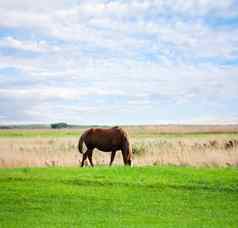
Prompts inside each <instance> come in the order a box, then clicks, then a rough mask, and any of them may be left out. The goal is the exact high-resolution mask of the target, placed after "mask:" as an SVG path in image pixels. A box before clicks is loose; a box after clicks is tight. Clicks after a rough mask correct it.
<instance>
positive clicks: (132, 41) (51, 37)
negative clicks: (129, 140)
mask: <svg viewBox="0 0 238 228" xmlns="http://www.w3.org/2000/svg"><path fill="white" fill-rule="evenodd" d="M237 12H238V10H237V7H236V6H235V5H234V1H232V0H230V1H224V0H222V1H219V2H215V1H211V0H210V1H209V0H197V1H195V0H191V1H181V0H176V1H172V0H168V1H165V0H162V1H161V0H160V1H157V0H151V1H138V0H132V1H90V2H89V1H80V2H79V4H73V3H72V4H71V5H67V3H66V2H65V1H60V2H58V1H50V2H48V1H46V0H43V1H41V2H39V3H36V2H33V1H21V3H19V1H16V0H15V1H14V0H9V1H0V28H1V27H6V28H10V30H11V29H12V30H14V29H16V28H18V30H19V31H21V30H22V29H23V31H24V36H21V35H22V34H20V33H19V37H18V34H15V35H6V36H5V37H4V35H3V36H2V38H0V49H1V48H13V49H16V50H17V55H15V54H14V53H13V54H8V55H4V53H2V54H0V69H5V68H15V69H16V71H17V72H18V71H19V72H21V76H22V77H23V78H24V80H26V81H27V82H28V83H29V84H31V86H29V85H23V84H19V85H17V83H13V85H9V84H10V83H9V82H8V83H7V80H6V81H1V82H0V85H1V89H0V97H1V98H0V102H1V99H2V100H3V99H5V100H8V99H10V100H11V102H12V103H14V100H16V99H17V100H18V104H17V105H20V104H22V105H20V106H21V108H20V109H22V110H24V113H21V116H22V118H24V115H25V114H26V113H27V116H31V115H32V116H36V113H37V112H38V111H39V110H40V113H43V114H45V116H47V118H46V119H48V118H52V119H53V116H54V110H53V107H52V106H54V107H57V110H62V113H61V114H59V115H58V118H60V119H63V118H64V116H70V118H72V119H73V118H75V117H73V116H74V114H75V113H77V111H78V112H80V113H84V114H82V115H84V116H86V115H87V114H86V113H87V112H91V113H93V114H95V113H102V112H103V113H104V112H107V111H108V118H109V115H110V114H112V113H113V115H114V114H115V111H113V112H112V111H110V109H113V110H114V109H115V110H117V107H116V105H115V104H116V103H118V105H119V107H120V110H122V111H121V112H120V114H121V115H122V112H123V110H124V111H125V112H127V113H129V114H130V115H132V116H133V115H134V114H135V111H138V112H139V113H143V108H144V109H147V108H148V107H150V106H151V107H154V109H150V111H151V110H154V112H156V113H157V114H161V115H162V114H163V112H162V111H158V110H159V108H160V107H161V106H160V105H159V104H161V103H162V104H163V105H164V107H165V108H166V107H169V105H171V104H173V105H175V106H176V105H178V106H183V105H184V107H186V105H188V107H190V106H189V105H191V104H192V103H193V102H194V101H195V102H198V101H199V102H201V103H202V102H203V104H204V103H206V104H207V103H209V104H210V103H212V104H215V103H216V102H218V103H219V102H220V103H222V102H223V103H222V105H225V104H224V102H225V101H224V98H225V99H227V100H229V101H230V100H231V99H233V100H235V97H236V96H237V91H238V83H237V79H236V76H237V73H238V69H237V65H235V64H234V65H233V66H229V67H228V66H227V67H225V66H223V65H222V64H220V62H221V63H222V62H226V61H228V62H229V61H232V60H235V59H237V58H238V38H237V37H238V29H237V27H236V26H230V27H229V26H226V25H224V24H223V25H222V26H212V25H209V24H208V22H207V20H208V18H210V19H211V18H212V19H214V20H215V18H219V19H220V20H227V19H230V18H231V17H233V16H234V15H236V14H237ZM213 17H214V18H213ZM217 23H218V24H219V20H218V21H217ZM16 31H17V30H16ZM36 38H37V39H36ZM46 40H47V41H46ZM55 43H57V45H56V44H55ZM58 44H59V45H58ZM21 51H24V52H27V51H30V52H35V53H36V55H34V57H32V58H29V57H26V56H24V55H21ZM42 53H44V55H39V54H42ZM2 74H4V73H2ZM13 74H14V73H13ZM0 76H4V75H0ZM11 77H12V78H13V80H14V77H16V78H17V77H20V76H18V75H17V73H15V75H11ZM17 79H18V80H20V79H19V78H17ZM90 97H95V100H93V101H92V100H90V99H89V98H90ZM84 99H85V100H87V99H88V100H87V102H89V104H85V103H80V102H81V101H82V100H84ZM97 101H100V102H97ZM74 102H75V103H77V105H82V106H80V107H77V108H76V109H77V110H76V109H74V108H73V105H70V104H72V103H74ZM199 102H198V103H199ZM59 103H60V104H59ZM4 104H5V103H4ZM94 104H95V105H94ZM99 104H101V105H102V106H103V105H104V106H108V109H107V108H100V107H99ZM14 105H16V104H14ZM166 105H167V106H166ZM171 106H172V105H171ZM4 107H5V109H6V110H8V108H7V107H6V106H4ZM68 107H70V110H71V111H70V112H69V111H67V108H68ZM130 107H132V108H130ZM132 109H133V110H134V111H133V110H132ZM48 110H50V111H48ZM9 112H10V111H9ZM168 113H169V112H168ZM120 114H119V115H120ZM0 115H2V113H0ZM147 115H150V112H149V111H148V112H147ZM2 116H6V113H3V115H2ZM12 118H13V117H12ZM37 118H38V117H37ZM39 118H40V116H39ZM77 118H79V120H81V119H80V118H81V117H77ZM91 118H92V119H93V115H92V116H91ZM118 118H119V117H118ZM109 119H110V118H109ZM75 120H76V119H75Z"/></svg>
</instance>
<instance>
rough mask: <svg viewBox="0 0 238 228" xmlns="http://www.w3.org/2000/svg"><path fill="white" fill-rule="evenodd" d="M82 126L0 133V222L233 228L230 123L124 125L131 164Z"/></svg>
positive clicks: (233, 133)
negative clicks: (86, 152)
mask: <svg viewBox="0 0 238 228" xmlns="http://www.w3.org/2000/svg"><path fill="white" fill-rule="evenodd" d="M83 130H84V129H73V130H72V129H66V130H49V129H48V130H47V129H44V130H1V131H0V167H1V169H0V227H7V228H8V227H174V226H179V227H238V217H237V214H238V169H237V165H238V130H237V128H233V127H212V128H211V127H207V126H203V127H200V128H194V127H172V128H171V127H168V126H166V127H160V128H159V127H153V126H150V127H127V131H128V132H129V136H130V140H131V142H132V147H133V160H134V164H135V167H133V168H129V167H123V166H122V165H123V164H122V157H121V153H117V155H116V159H115V164H114V166H113V167H108V166H107V165H108V162H109V159H110V154H107V153H103V152H100V151H95V152H94V156H93V160H94V162H95V164H96V168H88V167H85V168H79V162H80V160H81V158H82V156H81V154H79V153H78V151H77V142H78V139H79V136H80V135H81V133H82V132H83ZM16 167H17V168H16ZM19 167H22V168H19Z"/></svg>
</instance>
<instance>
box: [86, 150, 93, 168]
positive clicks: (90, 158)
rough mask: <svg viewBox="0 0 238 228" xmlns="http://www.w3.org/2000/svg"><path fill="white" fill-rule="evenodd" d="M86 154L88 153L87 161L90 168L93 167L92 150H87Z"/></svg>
mask: <svg viewBox="0 0 238 228" xmlns="http://www.w3.org/2000/svg"><path fill="white" fill-rule="evenodd" d="M87 152H88V160H89V162H90V164H91V166H92V167H93V166H94V165H93V160H92V155H93V150H88V151H87Z"/></svg>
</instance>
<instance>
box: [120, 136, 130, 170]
mask: <svg viewBox="0 0 238 228" xmlns="http://www.w3.org/2000/svg"><path fill="white" fill-rule="evenodd" d="M122 153H124V156H125V161H124V162H125V165H129V166H132V148H131V144H130V142H129V139H128V137H126V138H125V140H124V146H123V152H122Z"/></svg>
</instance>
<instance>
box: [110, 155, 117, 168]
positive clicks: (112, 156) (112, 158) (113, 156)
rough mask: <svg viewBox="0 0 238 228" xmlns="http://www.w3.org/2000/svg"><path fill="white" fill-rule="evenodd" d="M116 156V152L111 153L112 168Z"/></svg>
mask: <svg viewBox="0 0 238 228" xmlns="http://www.w3.org/2000/svg"><path fill="white" fill-rule="evenodd" d="M115 155H116V151H112V153H111V161H110V164H109V165H110V166H111V165H112V163H113V161H114V158H115Z"/></svg>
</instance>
